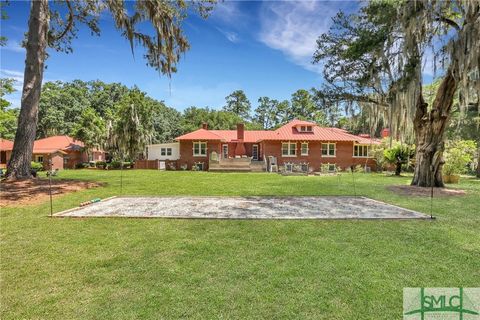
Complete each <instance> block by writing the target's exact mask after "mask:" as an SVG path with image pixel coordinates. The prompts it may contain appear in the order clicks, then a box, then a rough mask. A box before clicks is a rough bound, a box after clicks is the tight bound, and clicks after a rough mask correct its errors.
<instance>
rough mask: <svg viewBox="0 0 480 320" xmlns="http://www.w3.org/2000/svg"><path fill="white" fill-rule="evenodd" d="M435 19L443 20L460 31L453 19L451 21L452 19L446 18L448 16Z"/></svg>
mask: <svg viewBox="0 0 480 320" xmlns="http://www.w3.org/2000/svg"><path fill="white" fill-rule="evenodd" d="M435 20H436V21H440V22H445V23H446V24H448V25H449V26H451V27H453V28H455V30H457V31H460V26H459V25H458V24H457V23H456V22H455V21H453V20H452V19H448V18H445V17H438V18H436V19H435Z"/></svg>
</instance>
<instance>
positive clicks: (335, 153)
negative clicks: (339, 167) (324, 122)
mask: <svg viewBox="0 0 480 320" xmlns="http://www.w3.org/2000/svg"><path fill="white" fill-rule="evenodd" d="M324 144H326V145H328V148H327V153H328V154H326V155H324V154H323V145H324ZM332 144H333V155H331V154H329V153H330V145H332ZM320 155H321V156H322V158H335V157H336V156H337V143H336V142H322V143H321V144H320Z"/></svg>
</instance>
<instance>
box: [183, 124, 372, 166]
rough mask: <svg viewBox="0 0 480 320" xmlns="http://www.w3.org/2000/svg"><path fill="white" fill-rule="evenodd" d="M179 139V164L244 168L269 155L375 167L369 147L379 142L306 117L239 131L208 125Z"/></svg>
mask: <svg viewBox="0 0 480 320" xmlns="http://www.w3.org/2000/svg"><path fill="white" fill-rule="evenodd" d="M175 140H177V141H178V142H179V150H180V152H179V155H180V157H179V160H178V161H177V163H178V165H179V166H180V167H181V166H186V168H187V169H192V167H196V169H198V170H208V169H209V168H211V169H214V170H217V169H220V170H221V169H227V168H232V169H234V168H236V167H237V168H240V167H241V165H239V163H240V162H248V165H250V166H252V165H254V164H255V165H258V164H259V163H260V164H262V165H263V164H267V161H266V160H268V159H269V157H275V158H276V161H277V164H278V166H279V167H283V166H285V165H299V166H301V165H302V164H303V165H305V164H307V165H308V168H309V171H320V170H321V169H322V166H323V167H325V166H328V167H329V168H330V169H329V170H334V169H335V168H336V167H340V168H342V169H346V168H348V167H350V166H351V165H362V166H368V167H370V168H371V169H375V160H374V159H373V157H371V155H370V154H369V150H370V147H371V146H372V145H373V144H378V143H379V142H378V140H376V139H371V138H369V137H366V136H363V135H362V136H356V135H352V134H349V133H348V132H347V131H345V130H342V129H338V128H325V127H320V126H318V125H317V124H315V123H312V122H308V121H301V120H293V121H291V122H289V123H287V124H285V125H284V126H282V127H280V128H278V129H276V130H270V131H268V130H245V129H244V125H243V124H238V125H237V130H208V127H207V126H206V125H205V124H204V125H203V127H202V128H201V129H198V130H196V131H193V132H190V133H187V134H185V135H182V136H180V137H177V138H176V139H175ZM234 159H239V160H234ZM243 159H245V160H243ZM270 159H272V158H270ZM222 164H223V168H222ZM219 166H220V167H219ZM263 168H265V166H263Z"/></svg>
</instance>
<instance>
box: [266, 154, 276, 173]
mask: <svg viewBox="0 0 480 320" xmlns="http://www.w3.org/2000/svg"><path fill="white" fill-rule="evenodd" d="M268 163H269V171H270V172H278V163H277V158H276V157H273V156H269V157H268Z"/></svg>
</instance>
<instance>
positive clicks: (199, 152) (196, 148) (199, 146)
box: [193, 142, 207, 157]
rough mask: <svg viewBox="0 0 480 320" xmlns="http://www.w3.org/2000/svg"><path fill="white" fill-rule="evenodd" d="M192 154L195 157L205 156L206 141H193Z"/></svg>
mask: <svg viewBox="0 0 480 320" xmlns="http://www.w3.org/2000/svg"><path fill="white" fill-rule="evenodd" d="M193 155H194V156H195V157H206V156H207V143H206V142H194V143H193Z"/></svg>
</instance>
